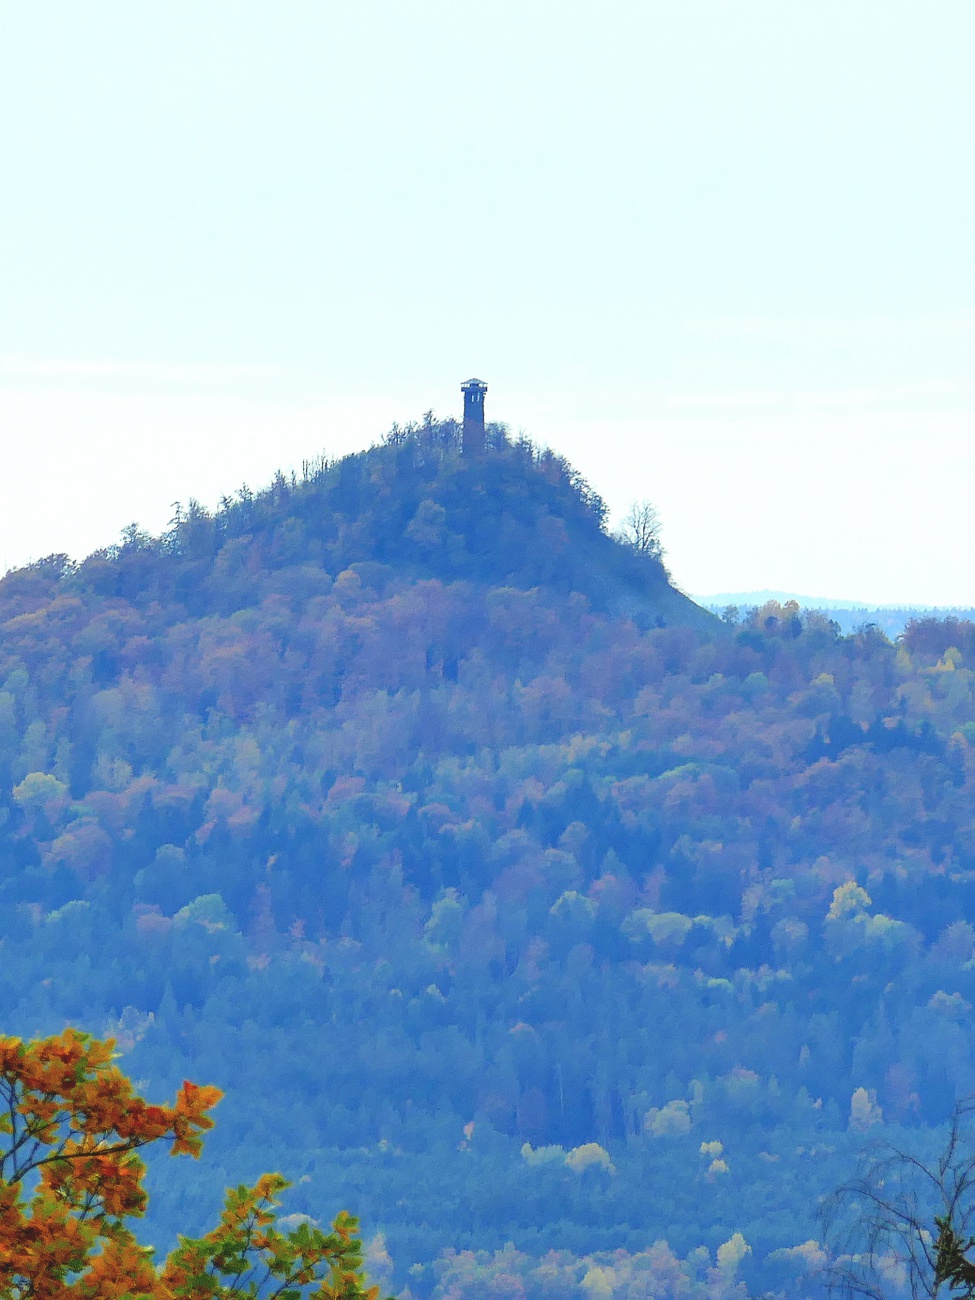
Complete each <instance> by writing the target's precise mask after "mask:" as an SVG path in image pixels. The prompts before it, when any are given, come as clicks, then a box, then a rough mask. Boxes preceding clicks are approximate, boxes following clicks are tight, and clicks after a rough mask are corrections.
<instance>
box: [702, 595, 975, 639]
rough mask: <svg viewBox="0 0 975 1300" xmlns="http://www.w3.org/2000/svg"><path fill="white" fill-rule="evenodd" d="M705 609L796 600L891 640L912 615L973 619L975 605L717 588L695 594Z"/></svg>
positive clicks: (848, 626) (846, 626)
mask: <svg viewBox="0 0 975 1300" xmlns="http://www.w3.org/2000/svg"><path fill="white" fill-rule="evenodd" d="M694 599H695V600H696V601H697V602H698V604H700V605H701V606H702V607H703V608H704V609H708V610H711V612H712V613H715V614H721V613H723V612H724V611H725V610H727V609H728V608H729V607H734V608H736V609H738V610H750V609H759V608H761V606H762V605H766V604H768V602H769V601H776V602H777V603H779V604H783V605H784V604H787V603H788V602H789V601H795V602H796V604H797V605H799V607H800V608H801V609H807V610H808V609H811V610H817V611H818V612H819V613H822V614H825V615H826V616H827V617H828V618H831V619H832V620H833V621H834V622H835V623H837V624H838V625H839V627H840V629H841V631H843V632H845V633H850V632H855V631H856V629H857V628H858V627H862V626H864V625H865V624H867V623H871V624H873V625H874V626H875V627H879V628H880V629H881V631H882V632H884V633H885V634H886V635H887V636H888V637H890V638H891V639H892V640H893V639H894V638H895V637H898V636H900V634H901V633H902V632H903V631H904V629H905V628H906V627H907V625H908V623H910V621H911V620H912V619H922V618H961V619H966V620H969V621H970V620H972V619H975V606H961V605H951V606H941V605H917V604H914V605H912V604H909V603H907V602H905V603H904V604H901V605H882V604H870V603H869V602H868V601H857V600H834V599H831V598H830V597H828V596H801V595H798V594H797V593H796V592H790V591H735V592H718V593H717V594H715V595H711V596H695V597H694Z"/></svg>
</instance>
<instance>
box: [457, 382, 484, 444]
mask: <svg viewBox="0 0 975 1300" xmlns="http://www.w3.org/2000/svg"><path fill="white" fill-rule="evenodd" d="M460 391H461V392H462V393H463V394H464V441H463V444H462V445H463V451H464V455H465V456H480V455H481V453H482V452H483V451H484V394H485V393H486V392H487V384H486V383H485V382H484V380H483V379H468V380H467V382H466V383H464V384H461V386H460Z"/></svg>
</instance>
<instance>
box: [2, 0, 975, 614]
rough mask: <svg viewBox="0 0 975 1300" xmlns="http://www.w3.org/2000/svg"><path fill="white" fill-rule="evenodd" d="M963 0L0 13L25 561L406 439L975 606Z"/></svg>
mask: <svg viewBox="0 0 975 1300" xmlns="http://www.w3.org/2000/svg"><path fill="white" fill-rule="evenodd" d="M973 57H975V6H973V5H972V4H971V0H933V2H932V0H926V2H925V3H922V2H921V0H915V2H913V3H902V2H900V0H882V3H872V2H869V0H815V3H813V2H812V0H789V2H788V3H783V2H782V0H680V3H675V0H666V3H658V2H657V0H598V2H592V3H590V2H589V0H584V2H575V3H573V0H560V2H559V3H550V0H484V2H483V3H480V4H476V5H475V4H473V3H464V2H463V0H409V2H408V3H407V2H406V0H402V2H400V0H356V2H355V3H353V2H352V0H343V2H342V3H331V2H330V0H282V3H280V4H276V5H269V4H267V3H253V2H252V0H233V2H232V3H231V2H229V0H203V2H202V3H201V2H200V0H193V3H188V2H186V3H184V2H183V0H165V3H160V2H158V0H140V3H139V4H138V5H133V4H132V3H131V0H99V3H98V4H97V5H95V4H90V5H78V4H76V3H68V0H48V3H46V4H44V5H26V4H24V3H22V0H17V3H10V2H9V0H0V196H2V199H0V453H2V458H3V467H4V472H3V474H2V475H0V567H2V568H6V567H9V566H13V565H18V564H22V563H25V562H27V561H28V560H30V559H32V558H38V557H40V556H42V555H46V554H49V553H52V552H56V551H66V552H68V553H69V554H71V555H74V556H76V557H80V556H83V555H84V554H86V553H88V552H89V551H91V550H93V549H94V548H96V547H99V546H103V545H107V544H110V543H112V542H113V541H115V540H116V539H117V538H118V535H119V532H120V530H121V528H122V527H124V526H125V525H126V524H128V523H130V522H133V521H136V522H138V523H139V524H141V525H142V526H143V527H146V528H148V529H150V530H151V531H154V532H155V531H159V530H161V529H163V528H165V527H166V526H167V524H168V522H169V520H170V519H171V517H172V515H173V512H174V503H175V502H177V501H182V502H184V503H185V502H186V501H187V500H188V499H189V498H190V497H196V498H198V499H200V500H201V501H203V502H204V503H205V504H207V505H214V504H216V503H217V502H218V501H219V499H220V497H221V495H223V494H225V493H231V492H233V491H234V490H235V489H236V488H238V487H239V486H240V485H241V484H242V483H244V482H246V483H248V484H250V486H252V487H256V486H258V485H260V484H261V483H263V482H266V481H267V480H268V479H269V478H270V476H271V475H272V474H273V473H274V471H275V469H277V468H278V467H283V468H285V469H288V468H291V467H300V465H301V462H302V460H304V459H308V458H311V457H313V456H315V455H317V454H318V453H320V452H322V451H325V452H326V453H327V454H329V455H338V454H342V453H344V452H347V451H351V450H356V449H358V448H360V447H363V446H366V445H368V444H369V443H370V442H372V441H374V440H375V439H376V438H378V437H380V436H381V435H382V433H383V432H384V431H385V430H386V429H388V427H389V426H390V424H391V423H392V422H393V421H399V422H401V423H404V422H406V421H409V420H411V419H417V418H419V417H420V416H422V414H423V412H425V411H426V410H428V409H431V408H432V409H433V410H434V412H435V413H436V414H438V415H451V414H458V413H459V411H460V406H461V397H460V391H459V385H460V383H461V382H462V381H463V380H464V379H467V378H468V377H470V376H471V375H477V376H478V377H480V378H483V379H484V380H486V381H487V383H488V385H489V391H488V397H487V403H488V417H489V418H491V419H497V420H503V421H505V422H506V423H508V424H509V425H510V427H511V428H512V430H513V431H516V432H517V431H524V432H526V433H528V434H529V435H530V436H531V437H532V438H534V439H535V440H536V441H538V442H540V443H543V444H546V445H549V446H551V447H553V448H555V449H556V450H557V451H559V452H562V453H563V454H565V455H566V456H568V458H569V459H570V460H571V461H572V462H573V463H574V464H576V465H577V466H578V468H579V469H580V470H581V471H582V472H583V474H585V476H586V477H587V478H588V479H589V481H590V482H591V483H592V485H593V486H594V487H595V488H596V489H597V490H598V491H599V492H600V493H601V494H602V495H603V496H604V498H605V499H606V500H607V502H608V504H609V505H610V507H611V510H612V512H613V514H614V517H616V518H619V517H620V516H622V514H623V513H624V512H625V510H626V508H627V507H628V506H629V504H630V503H631V502H632V501H634V500H649V501H651V502H653V504H654V505H655V506H656V507H657V509H658V511H659V513H660V516H661V519H662V521H663V538H664V543H665V546H666V548H667V555H668V562H669V564H670V567H671V569H672V571H673V575H674V578H675V580H676V581H677V582H678V583H679V584H680V585H681V586H682V587H683V588H684V589H685V590H686V591H689V592H692V593H695V594H699V595H706V594H710V593H714V592H721V591H750V590H758V589H776V590H784V591H796V592H806V593H813V594H815V595H817V596H828V597H834V598H839V599H849V600H863V601H865V602H873V603H898V602H902V603H916V604H924V605H973V604H975V565H973V564H972V559H971V556H972V549H973V548H972V542H973V522H972V511H971V501H972V498H973V491H975V450H973V446H975V438H973V433H975V365H973V362H975V166H973V147H972V143H971V124H972V122H973V121H975V78H973V77H972V76H971V67H972V64H973Z"/></svg>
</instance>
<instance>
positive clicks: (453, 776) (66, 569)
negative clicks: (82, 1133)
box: [0, 419, 975, 1300]
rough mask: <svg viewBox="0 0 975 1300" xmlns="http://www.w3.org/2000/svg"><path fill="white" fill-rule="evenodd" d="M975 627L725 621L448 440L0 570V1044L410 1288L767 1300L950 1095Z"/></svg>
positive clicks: (974, 1083) (165, 1189) (192, 1178)
mask: <svg viewBox="0 0 975 1300" xmlns="http://www.w3.org/2000/svg"><path fill="white" fill-rule="evenodd" d="M973 793H975V624H972V623H969V622H967V621H964V620H958V619H946V620H934V619H928V620H916V621H914V622H912V623H911V624H910V625H909V626H908V627H907V628H906V630H905V631H904V633H903V635H902V636H900V637H899V638H898V639H897V641H896V642H891V641H890V640H888V639H887V637H886V636H885V635H884V634H883V632H882V631H880V630H879V629H877V628H871V627H865V628H862V629H861V630H859V631H858V632H855V633H853V634H850V635H843V634H842V633H841V632H840V629H839V628H838V626H837V625H836V624H835V623H833V622H832V621H830V620H829V619H828V618H825V617H824V616H822V615H820V614H816V613H811V612H804V611H802V610H800V609H799V608H798V607H796V606H794V605H785V606H782V605H777V604H774V603H772V604H769V605H767V606H765V607H764V608H762V609H760V610H754V611H751V612H750V613H748V614H747V615H746V616H744V617H740V616H737V615H735V614H734V612H730V611H729V613H728V614H727V616H726V617H725V618H724V619H719V618H715V617H712V616H711V615H709V614H707V613H705V612H704V611H701V610H699V609H698V608H697V607H696V606H694V605H693V604H692V603H691V602H690V601H688V600H687V599H686V598H685V597H683V596H682V595H681V594H680V593H679V592H678V591H677V590H675V588H674V587H673V586H672V585H671V584H670V582H669V579H668V575H667V572H666V570H665V569H664V567H663V565H662V564H661V562H660V561H659V559H658V558H655V557H654V556H652V555H647V554H641V553H639V551H638V549H637V548H635V547H634V546H632V545H628V544H627V543H626V541H625V540H621V539H619V538H616V537H614V536H612V535H611V534H610V533H609V532H608V530H607V526H606V518H605V511H604V508H603V505H602V503H601V502H600V501H599V499H598V497H596V495H595V494H594V493H593V492H592V491H591V490H590V489H589V488H588V487H587V485H586V484H585V483H584V482H582V481H581V480H580V478H579V477H578V475H576V474H575V473H574V472H573V471H572V470H571V468H570V467H569V466H567V465H566V464H565V463H564V462H563V461H561V460H560V459H559V458H558V457H556V456H553V455H552V454H550V453H541V452H538V451H537V450H536V449H534V448H533V447H532V446H531V445H530V444H528V443H526V442H524V441H513V440H511V439H509V438H508V436H507V435H506V433H505V431H504V430H503V429H501V428H494V429H492V430H491V438H490V446H489V449H488V451H487V453H486V454H485V455H484V456H482V457H480V458H476V459H471V458H465V457H463V456H462V455H461V454H460V450H459V432H458V429H457V426H456V425H455V424H452V423H450V422H446V423H439V422H436V421H433V420H432V419H427V420H426V421H425V422H424V423H423V424H421V425H419V426H415V427H409V428H406V429H395V430H394V431H393V432H392V434H390V435H389V436H388V437H387V438H386V439H385V440H384V441H383V442H382V443H381V444H380V445H378V446H376V447H374V448H372V449H371V450H369V451H368V452H365V453H362V454H360V455H356V456H351V457H347V458H345V459H342V460H340V461H337V462H336V463H334V464H329V463H327V462H326V461H324V460H322V461H318V462H315V463H314V464H310V465H308V466H307V467H306V468H305V472H304V474H303V475H302V476H299V477H291V478H286V477H284V476H279V477H278V478H277V479H276V480H275V481H274V482H273V483H272V484H271V485H270V486H269V487H268V488H266V489H264V490H262V491H258V492H251V491H249V490H247V489H242V490H241V491H240V492H238V493H236V494H235V495H234V496H233V497H232V498H229V499H227V500H225V501H224V502H223V503H222V505H221V507H220V508H219V510H217V511H216V512H214V513H209V512H207V511H206V510H204V509H202V508H201V507H200V506H199V505H196V504H191V505H190V506H189V507H187V508H186V509H181V510H180V511H179V512H178V513H177V516H176V518H175V520H174V522H173V525H172V527H171V528H170V530H169V531H168V532H167V533H166V534H165V535H163V536H161V537H150V536H147V535H145V534H144V533H142V532H140V530H139V529H137V528H135V527H133V528H131V529H129V530H127V531H126V533H125V535H124V536H123V539H122V541H121V542H120V544H119V545H117V546H113V547H110V548H108V549H106V550H104V551H101V552H98V553H96V554H94V555H92V556H89V557H88V558H87V559H86V560H84V561H83V562H81V563H79V564H74V563H71V562H69V561H68V560H67V559H66V558H65V557H63V556H54V557H49V558H47V559H45V560H42V561H40V562H38V563H36V564H34V565H31V566H30V567H28V568H25V569H21V570H18V571H15V572H12V573H9V574H8V575H7V576H6V577H5V578H4V579H3V581H2V582H0V900H2V905H0V1012H2V1015H0V1021H2V1028H3V1030H4V1031H5V1032H7V1033H19V1034H23V1035H31V1034H40V1033H49V1032H54V1031H57V1030H60V1029H61V1027H62V1026H63V1025H64V1024H65V1023H70V1024H72V1025H76V1026H78V1027H80V1028H83V1029H87V1030H91V1031H92V1032H95V1033H98V1034H101V1033H104V1032H111V1033H113V1034H114V1035H115V1037H116V1038H117V1040H118V1043H119V1046H120V1049H121V1050H122V1052H123V1053H124V1055H123V1061H122V1064H123V1065H124V1068H125V1070H126V1072H127V1073H129V1074H131V1075H132V1076H133V1077H134V1078H135V1079H136V1080H137V1082H138V1084H139V1086H140V1087H141V1088H143V1089H144V1090H146V1091H147V1092H148V1093H149V1094H150V1095H157V1094H158V1095H162V1094H167V1095H168V1094H169V1093H170V1092H172V1090H173V1089H174V1087H176V1086H178V1084H179V1082H180V1081H181V1080H182V1079H183V1078H184V1077H189V1078H192V1079H195V1080H198V1081H201V1082H208V1083H214V1084H216V1085H218V1086H220V1087H221V1088H224V1089H225V1090H226V1092H227V1099H226V1100H225V1101H224V1102H223V1103H222V1105H221V1107H220V1111H219V1113H218V1120H219V1123H218V1127H217V1129H216V1130H215V1132H214V1134H213V1135H212V1138H211V1139H210V1141H209V1144H208V1149H207V1154H206V1157H205V1158H204V1160H202V1161H201V1162H200V1163H199V1164H198V1165H195V1166H194V1168H193V1169H192V1170H191V1171H190V1175H189V1177H188V1176H187V1171H186V1170H185V1168H180V1169H179V1170H178V1171H176V1172H175V1173H173V1172H171V1171H170V1167H169V1165H168V1164H166V1163H165V1162H161V1163H156V1164H154V1165H153V1167H152V1168H151V1170H150V1186H151V1190H152V1205H153V1218H152V1221H151V1227H152V1231H153V1232H154V1233H155V1239H156V1240H157V1243H158V1244H159V1245H160V1247H164V1246H168V1245H169V1244H171V1239H172V1235H173V1233H174V1231H175V1229H176V1226H177V1225H179V1227H180V1229H181V1230H184V1231H187V1230H193V1229H194V1228H195V1227H196V1225H197V1223H201V1224H202V1223H203V1222H205V1221H208V1220H211V1219H212V1218H213V1217H214V1211H215V1208H216V1207H218V1206H219V1204H220V1202H221V1199H222V1195H223V1190H224V1187H225V1185H226V1184H227V1183H228V1182H230V1181H232V1180H237V1179H239V1178H247V1177H251V1176H256V1175H257V1174H258V1173H260V1172H262V1171H263V1170H264V1169H266V1168H267V1167H268V1166H269V1165H271V1166H272V1167H278V1168H281V1169H282V1170H283V1171H284V1172H285V1173H286V1174H287V1175H288V1176H289V1177H291V1178H293V1179H294V1180H295V1184H296V1186H295V1188H294V1190H293V1192H292V1194H291V1201H290V1205H291V1207H292V1210H293V1212H294V1213H309V1214H312V1215H313V1216H316V1217H319V1218H321V1219H323V1220H324V1219H325V1218H327V1217H328V1216H329V1215H331V1214H332V1213H334V1211H335V1210H337V1209H339V1208H342V1207H345V1208H348V1209H351V1210H353V1211H354V1212H355V1213H357V1214H359V1215H360V1216H361V1218H362V1221H363V1228H364V1231H365V1234H366V1236H367V1237H368V1238H370V1242H371V1244H370V1256H369V1265H368V1266H369V1270H370V1273H371V1274H372V1275H373V1276H375V1277H377V1278H378V1280H380V1281H381V1282H382V1283H383V1284H384V1286H386V1287H393V1288H395V1289H398V1290H399V1291H401V1292H405V1291H406V1290H407V1289H408V1290H409V1292H410V1293H412V1295H413V1296H415V1297H428V1296H433V1297H436V1298H437V1300H447V1298H448V1297H450V1300H463V1297H468V1296H470V1297H473V1296H479V1297H489V1296H490V1297H493V1296H504V1297H509V1298H510V1297H514V1298H517V1297H520V1296H522V1295H531V1296H535V1295H544V1296H548V1297H551V1300H561V1298H562V1297H583V1296H586V1297H588V1298H589V1300H609V1298H610V1297H624V1296H626V1297H630V1296H652V1297H658V1296H659V1297H669V1296H678V1295H679V1296H681V1297H685V1298H691V1300H696V1298H697V1297H701V1298H702V1300H703V1297H704V1296H709V1297H711V1298H712V1300H714V1298H716V1297H717V1298H718V1300H720V1298H721V1297H723V1296H732V1295H739V1294H744V1289H745V1288H747V1289H748V1290H749V1291H759V1290H771V1291H782V1292H784V1291H787V1290H789V1289H790V1288H793V1287H795V1286H797V1285H799V1286H801V1285H802V1280H803V1278H805V1277H807V1276H808V1275H809V1274H810V1273H811V1272H814V1271H815V1270H816V1268H817V1267H818V1265H819V1263H820V1261H821V1259H822V1252H821V1249H820V1247H819V1245H818V1244H817V1238H818V1226H817V1218H816V1214H817V1204H818V1200H819V1197H820V1196H821V1195H822V1194H824V1193H825V1192H827V1191H828V1190H829V1189H831V1188H832V1187H833V1186H834V1185H835V1184H836V1183H837V1182H839V1181H840V1180H841V1179H842V1178H843V1177H844V1176H845V1175H846V1174H847V1173H848V1171H849V1168H850V1163H851V1161H852V1159H853V1157H854V1155H855V1153H856V1151H857V1149H858V1148H859V1146H860V1145H861V1144H862V1143H863V1142H864V1140H866V1139H869V1138H870V1137H871V1136H872V1135H875V1134H876V1133H878V1132H887V1133H894V1134H899V1133H901V1132H902V1131H906V1130H910V1135H909V1136H910V1140H911V1141H912V1142H914V1143H915V1144H920V1146H921V1147H922V1148H923V1147H924V1146H925V1144H928V1143H929V1144H931V1145H932V1146H934V1145H937V1143H938V1140H939V1136H938V1128H939V1125H942V1124H943V1123H944V1121H945V1119H946V1117H947V1115H948V1114H949V1112H950V1110H951V1107H952V1105H953V1104H954V1102H955V1100H956V1098H957V1097H959V1096H961V1095H964V1094H967V1093H970V1092H972V1091H973V1090H975V1053H973V1028H975V1010H973V1008H975V927H973V925H972V923H971V919H970V918H972V917H973V916H975V805H973Z"/></svg>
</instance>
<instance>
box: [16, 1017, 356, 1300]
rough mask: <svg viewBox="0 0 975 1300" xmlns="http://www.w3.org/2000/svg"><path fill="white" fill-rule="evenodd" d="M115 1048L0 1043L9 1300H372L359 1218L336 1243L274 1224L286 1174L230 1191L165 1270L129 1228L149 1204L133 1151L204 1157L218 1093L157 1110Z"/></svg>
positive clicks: (310, 1229)
mask: <svg viewBox="0 0 975 1300" xmlns="http://www.w3.org/2000/svg"><path fill="white" fill-rule="evenodd" d="M113 1049H114V1043H113V1041H112V1040H111V1039H108V1040H106V1041H100V1040H98V1039H96V1038H93V1037H91V1036H90V1035H88V1034H82V1033H78V1032H77V1031H76V1030H73V1029H66V1030H65V1031H64V1032H63V1033H62V1034H60V1035H58V1036H57V1037H53V1038H45V1039H39V1040H35V1041H31V1042H24V1041H22V1040H21V1039H18V1038H0V1297H3V1298H4V1300H6V1298H7V1297H11V1298H15V1297H32V1298H33V1300H62V1297H63V1298H65V1300H67V1297H79V1300H96V1297H97V1300H114V1298H116V1297H117V1298H118V1300H123V1298H128V1297H153V1298H154V1300H155V1298H158V1300H175V1298H177V1297H186V1298H187V1300H197V1298H199V1300H203V1298H204V1297H206V1298H210V1297H223V1296H231V1295H241V1296H248V1297H255V1298H256V1297H258V1296H261V1297H265V1296H266V1297H282V1300H299V1297H304V1296H308V1297H311V1296H316V1297H322V1300H326V1298H327V1300H340V1298H341V1300H376V1298H377V1296H378V1289H377V1288H375V1287H373V1288H367V1287H366V1285H365V1281H364V1278H363V1274H362V1246H361V1242H360V1241H359V1239H358V1237H357V1235H356V1233H357V1227H358V1224H357V1221H356V1220H355V1219H354V1218H353V1217H352V1216H351V1215H349V1214H345V1213H343V1214H340V1215H339V1216H338V1218H337V1219H336V1221H335V1223H334V1225H333V1227H332V1231H331V1232H329V1233H325V1232H323V1231H321V1230H320V1229H319V1228H317V1227H315V1226H313V1225H312V1224H310V1223H302V1224H300V1225H299V1226H298V1227H296V1228H292V1229H291V1230H290V1231H287V1232H284V1231H281V1230H280V1229H279V1228H277V1227H276V1226H275V1223H276V1207H277V1204H278V1198H279V1195H280V1193H281V1192H282V1191H283V1190H284V1189H285V1188H286V1187H287V1186H288V1184H287V1182H286V1181H285V1179H284V1178H282V1177H281V1175H280V1174H265V1175H263V1176H262V1177H261V1178H260V1179H258V1181H257V1183H256V1184H255V1185H254V1186H253V1187H238V1188H236V1189H233V1190H231V1191H230V1192H228V1194H227V1203H226V1208H225V1209H224V1212H223V1214H222V1216H221V1219H220V1222H219V1224H218V1225H217V1227H216V1228H215V1229H214V1230H213V1231H212V1232H210V1233H208V1234H207V1235H206V1236H204V1237H202V1238H200V1239H198V1240H193V1239H190V1238H185V1237H184V1238H181V1239H180V1244H179V1246H178V1247H177V1248H176V1249H175V1250H174V1251H173V1252H172V1254H171V1255H170V1256H169V1258H168V1259H167V1260H166V1261H165V1263H164V1264H163V1265H162V1266H161V1267H159V1266H157V1265H156V1263H155V1262H154V1260H153V1251H152V1248H151V1247H145V1246H140V1245H139V1243H138V1241H137V1240H136V1238H135V1236H134V1234H133V1232H132V1230H131V1228H130V1227H129V1221H130V1220H131V1219H133V1218H138V1217H140V1216H141V1215H142V1214H144V1212H145V1207H146V1201H147V1195H146V1192H145V1189H144V1188H143V1186H142V1180H143V1175H144V1173H145V1166H144V1165H143V1163H142V1161H141V1160H140V1159H139V1156H138V1154H137V1152H138V1151H139V1149H140V1148H142V1147H144V1146H148V1145H149V1144H150V1143H152V1142H168V1143H169V1144H170V1152H171V1154H172V1155H191V1156H199V1154H200V1151H201V1148H202V1135H203V1134H204V1133H206V1132H207V1130H208V1129H210V1128H212V1127H213V1120H212V1119H211V1117H210V1112H211V1111H212V1109H213V1107H214V1106H215V1105H216V1104H217V1102H218V1101H219V1100H220V1097H221V1093H220V1090H219V1089H218V1088H212V1087H199V1086H197V1085H196V1084H194V1083H190V1082H185V1083H184V1084H183V1086H182V1087H181V1088H180V1090H179V1092H178V1093H177V1095H176V1100H175V1101H174V1102H173V1104H172V1105H170V1106H154V1105H150V1104H149V1103H147V1102H146V1101H145V1100H144V1099H143V1098H142V1097H140V1096H139V1095H138V1094H137V1093H136V1092H135V1090H134V1089H133V1086H132V1084H131V1082H130V1081H129V1079H127V1078H126V1076H125V1075H124V1074H123V1073H122V1071H121V1070H119V1069H118V1067H117V1066H115V1065H114V1064H113Z"/></svg>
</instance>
